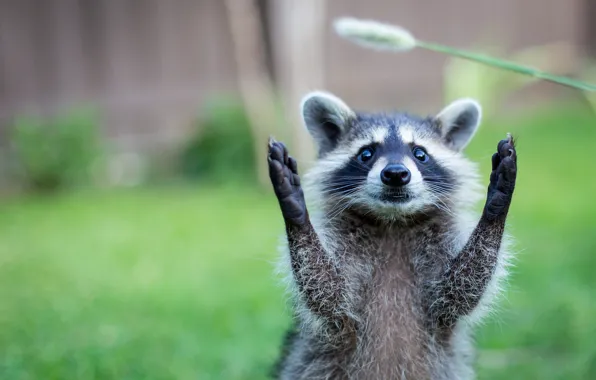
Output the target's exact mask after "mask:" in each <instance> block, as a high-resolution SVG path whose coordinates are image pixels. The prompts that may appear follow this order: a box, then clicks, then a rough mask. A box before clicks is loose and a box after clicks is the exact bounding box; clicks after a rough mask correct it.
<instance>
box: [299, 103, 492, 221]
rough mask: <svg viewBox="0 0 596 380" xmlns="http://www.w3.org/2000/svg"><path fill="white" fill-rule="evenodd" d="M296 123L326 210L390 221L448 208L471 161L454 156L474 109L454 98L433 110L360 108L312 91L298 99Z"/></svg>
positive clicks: (464, 186)
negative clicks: (306, 141)
mask: <svg viewBox="0 0 596 380" xmlns="http://www.w3.org/2000/svg"><path fill="white" fill-rule="evenodd" d="M302 114H303V117H304V122H305V124H306V126H307V128H308V130H309V132H310V133H311V135H312V136H313V138H314V139H315V141H316V143H317V146H318V150H319V152H318V155H319V157H318V160H317V163H316V165H315V166H314V168H312V170H311V171H310V172H309V173H308V174H307V176H306V180H307V181H308V182H310V184H311V188H313V191H316V192H318V196H319V197H320V198H322V199H321V200H322V201H323V203H324V204H326V205H327V206H329V207H331V209H332V212H341V210H343V209H348V208H350V209H353V210H357V211H360V212H362V213H370V214H373V215H376V216H381V217H386V218H389V219H397V218H400V217H408V216H412V215H413V214H417V213H427V212H430V211H444V212H449V211H450V208H451V207H452V206H453V205H454V203H457V201H458V200H463V201H465V200H467V199H463V198H466V197H468V196H470V195H471V194H472V193H471V192H470V191H466V190H471V188H470V187H473V186H474V185H475V174H476V172H475V167H474V166H473V164H472V163H471V162H469V161H468V160H467V159H465V158H464V156H463V155H462V154H461V151H462V149H463V148H464V147H465V146H466V145H467V144H468V142H469V141H470V139H471V138H472V136H473V135H474V133H475V131H476V129H477V127H478V124H479V121H480V115H481V110H480V106H479V105H478V103H477V102H475V101H474V100H471V99H461V100H458V101H456V102H453V103H452V104H450V105H449V106H447V107H446V108H445V109H443V111H441V112H440V113H439V114H438V115H437V116H434V117H428V118H419V117H416V116H410V115H406V114H393V115H380V114H361V113H356V112H354V111H352V110H351V109H350V108H349V107H348V106H347V105H346V104H345V103H344V102H343V101H341V100H340V99H338V98H337V97H335V96H333V95H331V94H328V93H322V92H315V93H311V94H309V95H308V96H307V97H305V99H304V101H303V103H302Z"/></svg>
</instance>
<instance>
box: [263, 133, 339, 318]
mask: <svg viewBox="0 0 596 380" xmlns="http://www.w3.org/2000/svg"><path fill="white" fill-rule="evenodd" d="M267 160H268V162H269V176H270V178H271V183H272V184H273V189H274V190H275V195H276V196H277V199H278V201H279V206H280V208H281V212H282V215H283V218H284V221H285V224H286V233H287V238H288V245H289V249H290V260H291V265H292V272H293V274H294V279H295V281H296V284H297V285H298V289H299V291H300V293H301V296H302V299H303V300H304V302H305V303H306V305H307V307H308V308H309V309H310V310H311V311H312V312H313V313H314V314H316V315H318V316H320V317H323V318H325V319H326V320H327V321H329V322H332V323H334V324H337V322H341V319H340V320H337V319H338V318H341V317H340V315H339V306H340V305H339V303H340V300H341V299H342V296H341V295H342V292H343V289H344V286H343V280H342V278H341V276H340V275H339V273H338V270H337V267H336V266H335V265H334V263H333V261H332V259H331V257H330V256H329V255H328V254H327V253H326V252H325V249H324V248H323V246H322V245H321V241H320V240H319V237H318V235H317V233H316V231H315V229H314V227H313V226H312V224H311V222H310V219H309V217H308V211H307V210H306V203H305V201H304V194H303V192H302V187H301V186H300V178H299V176H298V168H297V164H296V161H295V160H294V159H293V158H292V157H289V156H288V151H287V149H286V147H285V146H284V144H282V143H280V142H277V141H274V140H273V139H271V140H270V141H269V155H268V158H267Z"/></svg>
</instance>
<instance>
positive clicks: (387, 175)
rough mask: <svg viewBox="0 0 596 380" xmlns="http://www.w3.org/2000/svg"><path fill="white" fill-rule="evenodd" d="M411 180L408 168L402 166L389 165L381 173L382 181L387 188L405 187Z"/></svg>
mask: <svg viewBox="0 0 596 380" xmlns="http://www.w3.org/2000/svg"><path fill="white" fill-rule="evenodd" d="M411 178H412V175H411V174H410V171H409V170H408V168H406V167H405V166H404V165H401V164H394V165H387V166H386V167H385V169H383V171H382V172H381V181H383V183H384V184H385V185H387V186H392V187H399V186H405V185H407V184H408V183H409V182H410V179H411Z"/></svg>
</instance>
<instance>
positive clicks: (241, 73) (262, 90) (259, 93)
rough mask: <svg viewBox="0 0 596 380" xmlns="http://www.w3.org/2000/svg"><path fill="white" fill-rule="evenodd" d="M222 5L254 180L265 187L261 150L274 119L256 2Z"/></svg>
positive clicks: (244, 0) (227, 0) (234, 0)
mask: <svg viewBox="0 0 596 380" xmlns="http://www.w3.org/2000/svg"><path fill="white" fill-rule="evenodd" d="M225 5H226V10H227V13H228V20H229V25H230V31H231V35H232V40H233V44H234V55H235V59H236V66H237V72H238V81H239V87H240V92H241V96H242V99H243V102H244V106H245V108H246V111H247V114H248V118H249V122H250V124H251V127H252V133H253V138H254V152H255V157H256V165H257V168H256V169H257V175H258V180H259V183H260V184H261V185H262V186H268V182H269V177H268V171H267V160H266V159H265V157H266V156H265V154H266V150H265V149H266V147H267V139H268V137H269V134H271V132H272V131H273V130H274V127H275V124H276V123H277V119H276V107H275V104H276V102H275V93H274V90H273V83H272V80H271V77H270V74H269V72H268V70H267V63H266V56H265V54H266V53H265V50H264V46H265V43H266V41H264V40H263V36H264V32H263V25H262V19H261V14H260V12H259V6H258V1H257V0H225Z"/></svg>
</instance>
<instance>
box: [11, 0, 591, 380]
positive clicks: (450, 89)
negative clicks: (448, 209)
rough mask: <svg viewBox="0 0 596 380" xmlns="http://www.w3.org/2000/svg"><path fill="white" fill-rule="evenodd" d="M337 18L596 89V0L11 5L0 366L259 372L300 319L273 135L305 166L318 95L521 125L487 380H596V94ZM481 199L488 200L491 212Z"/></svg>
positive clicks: (484, 355)
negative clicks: (480, 109)
mask: <svg viewBox="0 0 596 380" xmlns="http://www.w3.org/2000/svg"><path fill="white" fill-rule="evenodd" d="M339 16H353V17H358V18H372V19H376V20H379V21H385V22H391V23H396V24H399V25H401V26H403V27H405V28H407V29H409V30H410V31H412V33H413V34H414V35H415V36H417V37H418V38H420V39H422V40H428V41H432V42H438V43H443V44H447V45H453V46H455V47H460V48H467V49H471V50H476V51H479V52H485V53H488V54H493V55H495V56H498V57H501V58H505V59H509V60H514V61H517V62H520V63H523V64H527V65H531V66H536V67H539V68H541V69H543V70H546V71H550V72H553V73H556V74H561V75H569V76H573V77H575V78H579V79H584V80H587V81H591V82H592V83H594V82H596V61H594V60H593V59H592V58H594V55H595V54H596V23H595V22H594V20H595V19H596V3H595V2H594V1H592V0H566V1H560V0H525V1H523V2H521V1H514V0H501V1H490V0H476V1H470V0H451V1H443V2H421V1H415V0H400V1H391V0H369V1H366V2H364V1H357V0H343V1H342V0H337V1H335V0H334V1H324V0H170V1H157V0H145V1H141V0H85V1H83V0H0V378H1V379H264V378H266V377H267V374H268V372H269V369H270V367H271V365H272V364H273V363H274V361H275V359H276V358H277V355H278V353H279V348H280V345H281V339H282V336H283V333H284V331H285V329H286V328H287V327H288V326H289V325H290V309H289V306H288V304H287V302H286V298H285V296H284V294H283V288H282V286H280V284H279V281H278V278H277V277H276V276H275V274H274V263H275V260H276V257H277V253H276V248H277V246H278V243H279V238H280V235H281V234H282V233H283V228H282V227H283V225H282V220H281V215H280V214H279V211H278V206H277V201H276V200H275V198H274V196H273V194H272V193H271V191H270V189H269V184H268V183H267V175H266V171H265V167H264V165H263V164H264V163H265V162H266V161H265V159H264V158H265V147H266V141H267V137H268V136H269V135H270V134H272V135H274V136H276V137H277V138H278V139H280V140H282V141H284V142H286V144H287V145H289V147H290V150H291V153H292V154H293V155H294V156H296V157H297V158H298V159H299V166H300V170H301V171H304V170H305V169H306V168H308V166H309V165H310V164H312V162H313V152H314V149H313V146H312V143H311V140H310V138H309V137H308V135H307V134H306V133H305V131H304V129H303V127H302V125H301V123H300V117H299V114H298V105H299V101H300V98H301V97H302V96H303V95H304V94H305V93H306V92H308V91H311V90H315V89H325V90H329V91H332V92H334V93H335V94H337V95H338V96H340V97H341V98H343V99H344V100H345V101H346V102H347V103H348V104H350V105H351V106H352V107H353V108H355V109H359V110H370V111H375V110H377V111H380V110H407V111H410V112H416V113H420V114H422V115H427V114H434V113H436V112H438V111H439V110H440V109H441V108H442V107H443V106H444V105H445V104H446V103H447V102H449V101H452V100H454V99H455V98H457V97H460V96H471V97H476V98H478V99H479V100H480V102H481V103H482V104H483V106H484V109H485V119H484V123H483V126H482V127H481V130H480V132H479V133H478V134H477V135H476V138H475V140H474V141H473V142H472V144H471V145H470V147H469V148H468V150H467V151H468V154H469V156H470V157H471V158H472V159H474V160H476V161H478V162H479V163H480V164H481V168H482V173H483V175H484V177H485V179H486V182H487V183H488V174H489V162H490V156H491V154H492V153H493V151H494V150H495V148H496V144H497V142H498V141H499V140H500V139H501V138H503V137H504V136H505V134H506V133H507V132H512V133H513V134H514V135H516V136H517V137H518V155H519V161H520V163H519V166H520V175H519V179H518V186H517V188H516V196H515V199H514V202H513V206H512V210H511V212H510V217H509V229H510V231H511V233H512V234H513V235H514V236H515V239H516V250H517V252H518V256H517V259H516V262H515V267H514V268H513V274H512V277H511V284H510V286H509V288H508V290H507V292H506V297H505V298H504V300H503V302H501V304H500V307H499V310H498V313H496V314H495V315H494V316H493V317H492V318H490V320H489V321H487V323H486V324H485V325H484V326H482V328H480V329H479V331H478V335H477V341H478V348H479V355H478V362H477V368H478V372H479V377H480V378H483V379H511V378H516V379H517V378H523V379H534V378H540V379H593V378H596V323H595V322H594V321H596V297H595V296H594V294H595V292H594V291H595V287H596V277H595V276H594V274H593V272H594V270H595V269H596V235H595V234H594V231H596V202H594V194H595V193H596V176H595V174H596V171H595V169H594V164H593V163H594V162H595V160H594V157H593V156H592V153H594V152H596V118H595V112H596V97H595V96H594V95H590V94H587V93H582V92H579V91H576V90H570V89H568V88H564V87H561V86H557V85H553V84H548V83H543V82H536V81H533V80H530V79H528V78H524V77H520V76H516V75H514V74H510V73H506V72H501V71H496V70H494V69H491V68H486V67H482V66H479V65H477V64H475V63H470V62H466V61H462V60H457V59H450V58H448V57H446V56H441V55H438V54H433V53H429V52H425V51H418V50H415V51H413V52H409V53H407V54H400V55H394V54H388V53H381V52H374V51H371V50H364V49H362V48H360V47H358V46H355V45H353V44H350V43H348V42H346V41H344V40H342V39H340V38H339V37H337V36H336V35H335V34H334V32H333V30H332V28H331V22H332V20H333V19H335V18H336V17H339ZM480 206H481V205H479V207H480Z"/></svg>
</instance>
